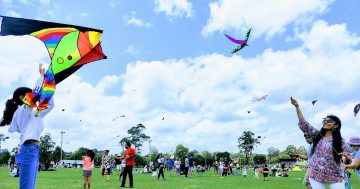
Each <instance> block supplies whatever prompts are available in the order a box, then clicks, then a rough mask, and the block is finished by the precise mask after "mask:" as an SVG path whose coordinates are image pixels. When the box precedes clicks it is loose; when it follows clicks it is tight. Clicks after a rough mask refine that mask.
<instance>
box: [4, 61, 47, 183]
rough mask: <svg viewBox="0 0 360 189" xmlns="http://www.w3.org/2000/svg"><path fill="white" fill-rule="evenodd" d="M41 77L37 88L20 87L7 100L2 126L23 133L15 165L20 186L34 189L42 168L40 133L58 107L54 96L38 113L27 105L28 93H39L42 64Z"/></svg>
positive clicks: (42, 74)
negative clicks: (47, 117) (48, 117)
mask: <svg viewBox="0 0 360 189" xmlns="http://www.w3.org/2000/svg"><path fill="white" fill-rule="evenodd" d="M39 72H40V78H39V79H38V80H37V82H36V85H35V88H34V89H33V90H31V89H30V88H27V87H19V88H17V89H16V90H15V91H14V93H13V95H12V98H11V99H9V100H7V101H6V105H5V110H4V113H3V117H2V119H1V121H0V126H5V125H10V127H9V130H8V131H9V132H10V133H14V132H18V133H20V145H21V146H20V150H19V153H18V154H16V155H15V164H17V165H19V169H20V170H19V177H20V179H19V188H21V189H34V188H35V185H36V177H37V173H38V168H39V154H40V135H41V132H42V131H43V130H44V123H43V118H44V117H45V116H46V115H47V114H48V113H49V112H50V111H51V110H52V109H53V108H54V100H53V98H51V99H50V101H49V104H48V107H47V109H44V110H42V111H41V112H39V114H38V115H36V114H35V110H33V109H32V108H31V107H30V106H28V105H26V104H24V102H23V101H22V99H24V97H25V95H26V94H27V93H31V92H34V93H39V92H40V91H41V90H42V84H43V80H44V75H45V69H43V68H42V64H39Z"/></svg>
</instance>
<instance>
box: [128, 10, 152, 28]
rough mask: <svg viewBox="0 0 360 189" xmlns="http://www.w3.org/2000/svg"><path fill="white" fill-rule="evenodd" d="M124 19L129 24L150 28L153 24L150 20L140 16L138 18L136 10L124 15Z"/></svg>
mask: <svg viewBox="0 0 360 189" xmlns="http://www.w3.org/2000/svg"><path fill="white" fill-rule="evenodd" d="M123 20H124V22H125V23H126V24H127V25H133V26H138V27H144V28H149V27H151V26H152V24H151V23H150V22H145V21H144V20H141V19H139V18H136V12H129V13H128V14H126V15H124V16H123Z"/></svg>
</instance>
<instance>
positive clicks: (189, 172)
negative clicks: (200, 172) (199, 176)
mask: <svg viewBox="0 0 360 189" xmlns="http://www.w3.org/2000/svg"><path fill="white" fill-rule="evenodd" d="M193 169H194V158H193V157H192V154H190V156H189V171H188V177H190V178H191V177H192V172H193Z"/></svg>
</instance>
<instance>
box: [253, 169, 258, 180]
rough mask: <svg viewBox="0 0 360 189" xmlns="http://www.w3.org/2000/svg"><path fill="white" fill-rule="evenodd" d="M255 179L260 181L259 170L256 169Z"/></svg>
mask: <svg viewBox="0 0 360 189" xmlns="http://www.w3.org/2000/svg"><path fill="white" fill-rule="evenodd" d="M254 179H256V180H259V168H256V169H255V172H254Z"/></svg>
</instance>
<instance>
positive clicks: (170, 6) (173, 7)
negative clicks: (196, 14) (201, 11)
mask: <svg viewBox="0 0 360 189" xmlns="http://www.w3.org/2000/svg"><path fill="white" fill-rule="evenodd" d="M154 11H155V12H157V13H161V12H164V13H165V14H166V16H168V17H191V16H192V13H193V10H192V4H191V3H190V2H189V1H188V0H155V9H154Z"/></svg>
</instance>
